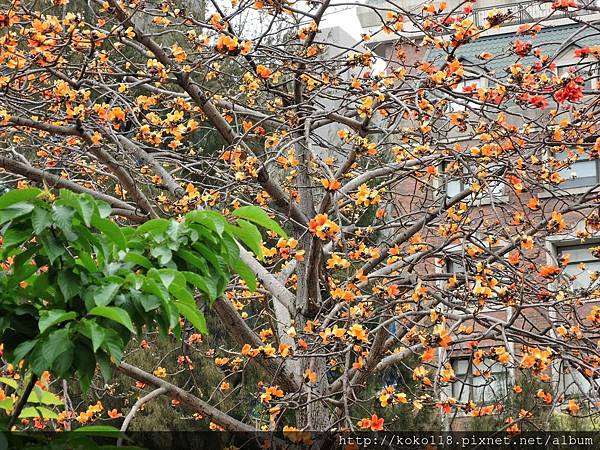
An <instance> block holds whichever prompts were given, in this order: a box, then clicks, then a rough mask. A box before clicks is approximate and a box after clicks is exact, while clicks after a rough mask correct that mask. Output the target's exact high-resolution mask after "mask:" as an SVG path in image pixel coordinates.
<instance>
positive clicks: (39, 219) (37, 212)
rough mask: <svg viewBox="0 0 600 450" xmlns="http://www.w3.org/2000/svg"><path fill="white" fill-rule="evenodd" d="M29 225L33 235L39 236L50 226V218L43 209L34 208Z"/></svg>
mask: <svg viewBox="0 0 600 450" xmlns="http://www.w3.org/2000/svg"><path fill="white" fill-rule="evenodd" d="M31 224H32V225H33V231H34V232H35V234H40V233H41V232H42V231H44V230H45V229H46V228H48V227H49V226H50V225H51V224H52V217H51V216H50V213H49V212H48V211H46V210H45V209H44V208H35V209H34V210H33V213H32V214H31Z"/></svg>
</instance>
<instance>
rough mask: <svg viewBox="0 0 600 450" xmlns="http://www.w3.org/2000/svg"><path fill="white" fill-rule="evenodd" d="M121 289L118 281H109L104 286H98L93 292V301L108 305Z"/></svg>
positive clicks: (98, 304)
mask: <svg viewBox="0 0 600 450" xmlns="http://www.w3.org/2000/svg"><path fill="white" fill-rule="evenodd" d="M119 289H121V285H120V284H118V283H110V284H107V285H104V286H98V287H97V288H96V289H95V292H94V302H95V303H96V305H97V306H106V305H108V304H109V303H110V302H111V301H112V300H113V298H115V295H117V292H119Z"/></svg>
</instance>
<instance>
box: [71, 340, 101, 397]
mask: <svg viewBox="0 0 600 450" xmlns="http://www.w3.org/2000/svg"><path fill="white" fill-rule="evenodd" d="M75 352H76V353H77V374H78V376H79V385H80V386H81V389H82V390H83V392H87V391H88V390H89V389H90V385H91V384H92V378H93V377H94V373H95V372H96V358H95V357H94V353H93V352H92V349H91V348H89V347H88V346H87V345H84V344H82V343H81V342H79V343H77V346H76V347H75Z"/></svg>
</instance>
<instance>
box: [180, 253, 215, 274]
mask: <svg viewBox="0 0 600 450" xmlns="http://www.w3.org/2000/svg"><path fill="white" fill-rule="evenodd" d="M176 255H177V256H179V257H180V258H183V259H184V260H185V261H186V262H187V263H188V264H189V265H190V266H192V267H195V268H196V269H198V270H201V271H203V272H208V264H206V261H205V260H204V259H203V258H200V257H199V256H198V255H196V254H195V253H193V252H191V251H189V250H186V249H183V248H180V249H179V250H178V251H177V253H176Z"/></svg>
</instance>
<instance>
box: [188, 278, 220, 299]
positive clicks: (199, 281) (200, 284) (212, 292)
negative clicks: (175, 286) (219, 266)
mask: <svg viewBox="0 0 600 450" xmlns="http://www.w3.org/2000/svg"><path fill="white" fill-rule="evenodd" d="M183 274H184V275H185V278H186V280H187V281H188V283H191V284H193V285H194V286H196V287H197V288H198V289H200V290H201V291H202V292H204V293H205V294H206V295H208V298H209V300H211V301H213V300H216V299H217V287H216V286H215V284H214V283H213V282H212V280H208V279H206V278H203V277H201V276H200V275H198V274H197V273H194V272H183Z"/></svg>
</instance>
